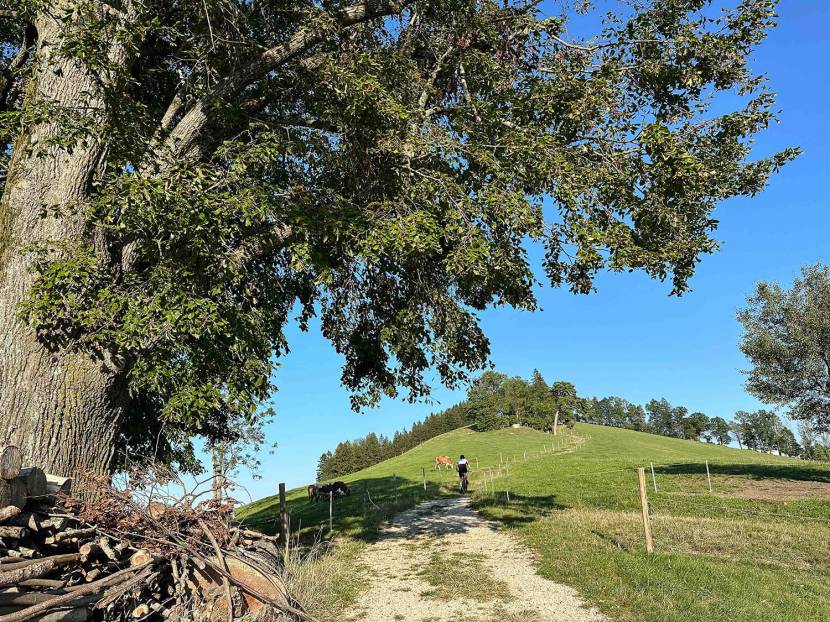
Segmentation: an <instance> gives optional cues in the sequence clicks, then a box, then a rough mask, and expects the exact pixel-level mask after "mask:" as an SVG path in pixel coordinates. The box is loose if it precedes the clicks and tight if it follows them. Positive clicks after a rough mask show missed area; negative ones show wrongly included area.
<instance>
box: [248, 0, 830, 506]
mask: <svg viewBox="0 0 830 622" xmlns="http://www.w3.org/2000/svg"><path fill="white" fill-rule="evenodd" d="M733 3H737V0H733V2H730V4H733ZM779 13H780V16H781V17H780V23H779V27H778V28H777V29H776V30H775V31H773V32H772V34H771V36H770V38H769V39H768V40H767V41H766V43H765V44H764V45H763V47H762V48H761V49H759V50H758V52H757V54H756V55H755V57H754V61H753V66H754V67H755V69H756V71H760V72H764V73H767V74H768V75H769V78H770V81H771V84H772V88H773V90H774V91H775V92H777V93H778V104H779V106H780V108H781V110H782V113H781V123H780V124H779V125H777V126H774V127H771V128H770V129H769V131H768V132H767V133H766V134H764V135H763V136H762V137H761V138H760V139H759V141H758V143H757V152H758V154H759V155H761V154H768V153H772V152H775V151H778V150H780V149H783V148H784V147H787V146H791V145H799V146H801V148H802V149H803V150H804V154H803V155H802V156H801V157H800V158H799V159H798V160H797V161H796V162H794V163H791V164H789V165H788V166H787V167H786V168H785V169H784V170H783V172H782V173H781V174H780V175H778V176H777V177H775V178H774V179H773V180H772V183H771V184H770V186H769V188H768V189H767V191H766V192H764V193H763V194H762V195H760V196H759V197H756V198H754V199H741V200H734V201H730V202H728V203H725V204H723V205H722V206H721V207H720V208H719V209H718V210H717V212H716V214H715V217H716V218H718V219H719V220H720V223H721V224H720V228H719V229H718V232H717V237H718V239H719V240H721V241H722V246H723V248H722V250H721V251H720V252H719V253H718V254H716V255H713V256H709V257H706V258H705V259H704V261H703V263H702V264H701V265H700V266H699V268H698V271H697V274H696V275H695V277H694V279H693V280H692V288H693V289H692V291H691V292H689V293H688V294H686V295H684V296H683V297H682V298H676V297H670V296H669V295H668V293H669V291H670V286H669V285H668V284H661V283H659V282H655V281H650V280H649V279H648V278H646V277H645V276H643V275H641V274H605V275H602V276H601V277H600V278H599V279H598V280H597V288H598V291H597V292H596V293H594V294H592V295H589V296H574V295H572V294H570V293H569V292H567V291H566V290H554V289H551V288H550V287H546V288H541V289H540V290H539V292H538V296H539V302H540V305H541V307H542V310H541V311H538V312H536V313H533V314H530V313H520V312H517V311H513V310H510V309H495V310H490V311H488V312H486V313H484V314H483V316H482V321H483V326H484V329H485V331H486V333H487V335H488V336H489V337H490V339H491V346H492V360H493V362H494V363H495V365H496V368H497V369H498V370H499V371H502V372H505V373H508V374H511V375H520V376H523V377H528V376H529V375H530V373H531V372H532V370H533V369H534V368H538V369H539V370H540V371H541V372H542V374H543V375H544V376H545V378H546V379H547V380H548V381H549V382H550V381H552V380H555V379H564V380H569V381H571V382H573V383H574V384H575V385H576V387H577V389H578V391H579V392H580V394H582V395H585V396H593V395H596V396H604V395H619V396H621V397H625V398H626V399H628V400H630V401H633V402H637V403H645V402H647V401H648V400H649V399H651V398H660V397H666V398H667V399H668V400H669V401H670V402H671V403H673V404H677V405H683V406H686V407H687V408H689V409H690V410H692V411H694V410H700V411H702V412H704V413H706V414H707V415H709V416H715V415H720V416H722V417H725V418H731V416H732V415H733V413H734V412H735V411H736V410H742V409H743V410H747V409H755V408H758V407H759V406H760V404H759V403H758V402H757V401H756V400H755V399H754V398H752V397H751V396H749V395H748V394H747V393H746V392H745V391H744V389H743V382H744V380H743V377H742V376H741V374H740V371H739V370H741V369H743V368H745V367H746V362H745V360H744V358H743V356H742V355H741V353H740V352H739V350H738V345H737V344H738V339H739V335H740V331H739V327H738V324H737V322H736V320H735V311H736V309H737V308H738V307H740V306H741V305H742V304H743V301H744V298H745V296H746V295H747V293H749V292H750V291H751V290H752V288H753V284H754V283H755V282H756V281H758V280H760V279H765V280H778V281H783V282H790V281H791V280H792V278H793V277H794V276H795V275H796V274H797V273H798V271H799V269H800V267H801V266H802V265H804V264H807V263H814V262H817V261H821V262H825V263H827V262H830V253H829V252H828V239H830V217H828V212H827V209H828V204H830V202H828V200H827V193H828V189H827V183H828V178H830V175H828V162H830V129H828V128H830V119H828V114H827V109H828V104H827V102H828V98H830V70H829V69H828V60H827V58H828V52H830V45H828V44H830V2H827V1H826V0H783V1H782V3H781V6H780V7H779ZM533 256H534V257H536V258H537V260H538V259H539V258H540V256H541V254H540V252H538V251H537V252H534V253H533ZM288 336H289V343H290V344H291V347H292V352H291V353H290V354H289V355H288V356H287V357H285V358H284V359H283V360H282V361H281V363H282V367H281V368H280V370H279V371H278V373H277V375H276V378H275V380H276V383H277V384H278V386H279V392H278V393H277V394H276V395H275V396H274V398H273V406H274V409H275V410H276V413H277V417H276V419H275V421H274V423H273V424H272V425H270V426H269V428H268V430H267V433H268V440H269V442H276V443H278V447H277V449H276V451H275V452H274V453H273V454H272V455H267V454H265V455H263V457H262V460H263V469H262V471H263V473H262V474H263V478H262V479H261V480H258V481H253V480H251V479H250V477H248V476H247V474H246V475H243V476H242V477H241V478H240V483H242V484H244V485H245V486H246V487H247V489H248V491H249V492H250V494H251V496H252V497H253V498H259V497H262V496H265V495H268V494H273V493H274V492H275V491H276V487H277V483H278V482H280V481H284V482H286V483H287V484H288V485H289V487H293V486H299V485H302V484H306V483H310V482H313V481H314V474H315V469H316V465H317V459H318V457H319V456H320V454H321V453H322V452H323V451H325V450H326V449H333V448H334V446H335V445H336V444H337V443H338V442H339V441H341V440H345V439H353V438H357V437H360V436H363V435H365V434H367V433H369V432H373V431H374V432H377V433H384V434H387V435H391V434H392V433H394V431H395V430H396V429H400V428H402V427H404V426H409V425H410V424H411V423H412V422H413V421H415V420H417V419H420V418H422V417H423V416H425V415H426V414H428V413H429V412H431V411H433V410H439V409H441V408H445V407H447V406H450V405H452V404H453V403H455V402H457V401H459V400H460V399H462V398H463V395H464V391H456V392H450V391H447V390H446V389H443V388H441V387H438V386H436V388H435V392H434V398H435V399H436V400H437V401H438V402H439V404H438V405H433V406H430V405H424V404H420V405H410V404H406V403H402V402H397V401H391V400H387V401H384V402H383V403H382V404H381V406H380V407H378V408H376V409H374V410H371V411H367V412H365V413H364V414H361V415H357V414H354V413H352V412H351V411H350V409H349V401H348V394H347V392H346V391H345V390H344V389H343V388H342V387H341V386H340V382H339V378H340V365H341V360H340V357H339V356H338V355H337V354H336V353H335V352H334V351H333V349H332V348H331V346H330V345H329V344H328V342H326V341H325V340H324V339H323V338H322V337H321V336H320V334H319V331H317V330H316V327H312V330H311V331H309V332H308V333H302V332H300V331H299V330H297V329H296V327H295V326H294V327H292V328H291V329H289V331H288ZM240 500H242V499H240Z"/></svg>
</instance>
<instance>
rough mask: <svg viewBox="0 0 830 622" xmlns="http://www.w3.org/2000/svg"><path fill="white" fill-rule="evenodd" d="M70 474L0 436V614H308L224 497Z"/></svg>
mask: <svg viewBox="0 0 830 622" xmlns="http://www.w3.org/2000/svg"><path fill="white" fill-rule="evenodd" d="M145 483H146V482H145ZM71 485H72V484H71V482H70V481H68V480H66V479H64V478H58V477H52V476H49V475H47V474H45V473H44V472H43V471H42V470H40V469H37V468H28V469H22V468H21V466H20V452H18V451H17V450H16V448H13V447H12V448H9V447H0V622H19V621H23V620H38V621H41V622H86V621H87V620H167V621H170V622H185V621H188V622H189V621H191V620H193V621H221V620H225V621H229V622H232V621H233V620H246V621H247V620H251V621H253V620H266V619H267V620H311V619H312V618H311V617H310V616H309V615H307V614H306V613H305V612H304V610H303V608H302V606H301V605H300V604H299V603H297V602H296V601H295V600H293V599H292V598H291V595H290V594H289V593H288V590H287V588H286V586H285V584H284V582H283V580H282V578H281V577H282V574H281V572H280V570H281V564H282V559H281V555H280V553H281V550H280V547H279V546H278V543H277V541H276V538H274V537H270V536H264V535H262V534H259V533H256V532H252V531H248V530H246V529H243V528H242V527H239V526H236V525H234V523H233V521H232V520H231V511H230V510H231V508H230V507H229V505H230V504H224V505H222V504H218V503H215V502H202V503H199V504H196V505H195V506H193V505H192V504H188V503H184V502H182V503H169V502H168V503H160V502H150V503H146V504H145V503H141V502H140V501H138V500H137V499H136V495H135V494H133V493H134V491H132V490H116V489H114V488H113V487H112V486H111V485H110V484H109V483H103V482H100V481H96V480H95V479H94V478H89V480H88V481H86V480H85V484H84V490H83V493H82V494H78V491H77V490H73V491H70V486H71ZM76 488H77V484H76Z"/></svg>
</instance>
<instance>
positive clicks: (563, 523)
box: [240, 424, 830, 622]
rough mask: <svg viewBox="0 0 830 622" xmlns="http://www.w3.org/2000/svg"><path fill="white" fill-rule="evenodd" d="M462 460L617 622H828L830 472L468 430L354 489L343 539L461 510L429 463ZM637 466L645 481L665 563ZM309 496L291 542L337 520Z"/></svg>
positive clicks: (341, 521)
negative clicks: (650, 534) (435, 502)
mask: <svg viewBox="0 0 830 622" xmlns="http://www.w3.org/2000/svg"><path fill="white" fill-rule="evenodd" d="M551 445H553V447H551ZM525 452H526V454H525ZM460 453H465V454H466V455H467V456H468V457H470V458H471V459H472V464H473V467H474V468H473V471H474V472H473V474H472V477H471V494H472V496H473V498H474V500H475V503H476V507H477V508H478V509H479V511H480V512H482V513H483V514H484V515H485V516H487V517H489V518H495V519H497V520H499V521H501V523H502V524H504V525H505V526H506V527H508V528H510V529H513V530H514V531H515V533H516V534H517V535H518V536H519V537H521V538H522V539H523V540H524V541H525V542H526V543H527V544H528V545H529V546H530V547H531V548H532V549H533V550H534V551H535V552H536V553H537V554H538V556H539V562H540V573H541V574H543V575H544V576H546V577H549V578H551V579H554V580H556V581H558V582H562V583H566V584H569V585H571V586H573V587H576V588H577V589H578V590H579V592H580V593H581V594H582V595H583V596H584V597H586V598H587V599H588V600H590V601H591V602H592V604H595V605H597V606H598V607H599V608H600V609H601V610H602V611H603V612H605V613H607V614H609V615H610V616H611V617H612V618H613V619H615V620H631V621H635V620H638V621H639V620H647V621H655V622H656V621H661V622H664V621H672V622H674V621H677V622H680V621H684V622H688V621H692V620H695V621H696V620H707V621H718V620H723V621H726V620H730V621H732V620H747V621H749V620H782V621H783V620H787V621H799V620H804V621H807V620H810V621H812V620H830V550H828V547H827V542H829V541H830V465H825V464H821V463H809V462H802V461H799V460H793V459H789V458H782V457H776V456H770V455H767V454H759V453H754V452H750V451H741V450H737V449H731V448H726V447H719V446H714V445H707V444H703V443H696V442H690V441H684V440H679V439H673V438H666V437H662V436H654V435H650V434H644V433H639V432H633V431H629V430H620V429H614V428H605V427H599V426H590V425H584V424H583V425H577V426H576V427H575V428H574V430H573V431H572V432H570V433H569V434H566V435H564V436H560V437H557V438H554V437H551V436H550V435H547V434H543V433H540V432H535V431H532V430H526V429H507V430H500V431H496V432H487V433H482V434H478V433H475V432H471V431H469V430H456V431H454V432H451V433H448V434H445V435H442V436H440V437H437V438H435V439H432V440H431V441H429V442H427V443H424V444H423V445H421V446H419V447H417V448H415V449H413V450H412V451H410V452H408V453H406V454H403V455H401V456H398V457H397V458H394V459H391V460H388V461H386V462H384V463H381V464H378V465H375V466H373V467H371V468H369V469H366V470H364V471H361V472H359V473H355V474H353V475H351V476H349V477H347V478H344V479H345V480H346V481H348V482H349V483H350V485H351V486H352V489H353V490H354V491H355V493H354V494H353V495H352V496H351V497H350V498H348V499H343V500H338V501H337V502H336V503H335V525H334V526H335V530H336V531H339V532H341V533H347V534H350V535H354V536H360V537H365V536H370V535H371V534H372V531H373V528H374V527H375V526H376V525H377V523H378V521H379V520H381V519H382V518H384V517H386V516H388V515H389V514H390V513H391V512H392V511H394V510H395V509H397V508H403V507H405V506H410V505H412V504H413V502H414V501H415V500H417V499H418V498H424V497H426V496H437V495H449V494H454V490H453V486H452V485H454V483H455V475H454V473H452V472H446V473H444V472H442V473H437V472H435V471H433V470H432V463H433V460H434V458H435V456H436V455H439V454H447V455H451V456H454V457H455V456H457V455H458V454H460ZM525 455H526V456H527V457H526V458H525ZM476 459H477V460H476ZM500 460H501V463H502V466H501V469H499V462H500ZM508 461H509V466H508V465H507V464H508ZM706 461H708V463H709V469H710V473H711V478H712V492H711V493H710V492H709V483H708V479H707V474H706ZM476 463H478V467H479V468H478V470H476V469H475V467H476ZM652 463H653V464H654V480H653V481H652V478H651V470H650V466H651V464H652ZM638 466H646V467H647V468H648V484H649V497H650V498H649V501H650V509H651V511H652V525H653V530H654V537H655V548H656V551H655V553H654V554H653V555H648V554H646V553H645V551H644V544H643V524H642V514H641V506H640V502H639V496H638V491H637V479H636V475H635V472H634V470H633V469H634V467H638ZM424 473H426V476H427V486H426V488H427V489H426V491H425V490H424V485H423V474H424ZM393 474H394V479H395V480H397V492H398V498H397V503H394V499H395V496H394V483H393ZM442 479H443V480H444V481H445V482H446V485H445V486H442V485H441V484H442ZM655 484H656V492H655ZM364 489H365V490H366V491H368V495H365V494H364V493H363V490H364ZM508 491H509V495H510V502H509V503H508V502H507V493H508ZM304 495H305V491H292V493H291V494H290V495H289V498H290V507H291V511H292V523H293V526H294V527H295V528H296V527H299V526H300V525H298V521H302V522H303V525H302V529H303V530H304V531H305V530H307V529H312V528H319V526H320V524H321V523H323V522H327V520H328V506H327V504H319V505H314V504H309V503H308V502H307V500H305V498H304ZM413 495H416V498H415V499H413ZM369 498H371V501H369ZM373 502H374V503H373ZM375 505H377V506H378V507H379V508H381V509H377V508H376V507H375ZM276 508H277V500H276V499H275V498H269V499H264V500H262V501H260V502H257V503H255V504H252V505H250V506H247V507H246V508H244V509H243V510H242V511H241V512H240V515H241V516H243V517H245V518H246V519H247V520H251V521H252V522H253V523H254V524H257V523H258V524H259V525H260V526H265V528H268V526H269V523H268V521H271V523H270V525H273V517H274V516H275V510H276ZM326 527H327V525H326Z"/></svg>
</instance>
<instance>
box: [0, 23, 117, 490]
mask: <svg viewBox="0 0 830 622" xmlns="http://www.w3.org/2000/svg"><path fill="white" fill-rule="evenodd" d="M36 27H37V31H38V53H39V55H40V57H41V59H44V58H46V57H48V55H49V52H50V50H52V49H54V48H55V45H56V42H57V41H58V40H59V35H60V30H59V29H60V25H59V23H58V22H57V21H56V20H54V19H52V18H48V17H43V18H41V19H39V20H38V22H37V23H36ZM27 99H28V101H29V102H30V103H40V102H48V103H49V104H50V105H52V106H57V107H60V108H64V109H68V108H72V109H74V110H85V112H84V114H86V115H92V116H93V118H94V119H96V121H97V122H98V127H100V126H101V125H103V123H102V121H103V119H104V118H105V117H104V115H105V110H104V105H103V103H102V98H101V97H100V90H99V88H98V86H97V85H96V83H95V81H94V80H93V79H92V77H91V76H90V74H89V71H87V70H86V69H85V68H84V67H83V66H82V65H81V64H79V63H77V62H74V61H70V60H67V59H63V58H53V59H50V60H48V61H45V60H41V62H40V63H39V67H38V69H37V70H36V72H35V74H34V77H33V79H32V81H31V82H30V84H29V88H28V92H27ZM54 119H55V117H54V116H52V117H50V119H49V120H46V121H44V122H41V123H38V124H35V125H33V126H30V127H28V128H27V129H26V130H25V132H24V134H23V135H21V136H19V137H18V139H17V141H16V143H15V145H14V151H13V155H12V162H11V163H10V165H9V174H8V177H7V181H6V185H5V188H4V190H3V196H2V201H1V202H0V444H2V443H4V442H11V443H14V444H16V445H18V446H19V447H20V448H21V450H22V451H23V455H24V461H25V464H27V465H34V466H39V467H42V468H43V469H45V470H47V471H49V472H51V473H56V474H60V475H68V476H78V475H79V474H82V473H83V472H86V471H92V472H95V473H107V472H108V471H109V470H110V469H111V467H112V464H113V457H114V441H115V435H116V432H117V429H118V425H119V419H120V416H121V411H120V407H119V406H118V402H119V400H118V399H117V394H118V387H119V385H121V384H122V383H121V381H120V379H119V378H118V376H117V375H116V374H114V373H112V372H108V371H107V370H106V369H105V368H104V367H103V366H102V365H101V364H100V362H96V361H93V360H92V359H91V358H90V357H88V356H86V355H83V354H75V353H67V352H58V351H50V350H49V349H47V348H46V347H45V346H44V345H43V343H41V342H40V341H39V340H38V338H37V337H36V335H35V332H34V331H33V330H32V329H31V328H30V327H28V326H26V325H25V324H24V323H23V322H21V320H20V319H19V317H18V310H17V305H18V303H20V301H21V300H22V299H23V298H24V297H25V296H26V293H27V291H28V290H29V288H30V286H31V284H32V282H33V280H34V278H35V275H34V274H33V273H32V270H31V268H32V257H31V256H30V255H29V254H27V252H26V248H27V246H29V245H30V244H32V243H33V242H39V241H44V240H67V239H69V238H72V237H75V236H78V235H81V234H82V232H83V221H82V218H81V217H80V216H72V215H69V214H66V213H64V214H61V215H58V214H57V213H56V211H55V210H53V209H52V208H54V207H61V208H64V211H71V212H72V213H73V214H77V213H78V212H79V211H80V210H79V209H77V205H78V204H80V205H82V204H83V203H84V202H85V201H87V200H88V192H89V188H90V182H91V181H92V178H93V176H94V175H95V173H96V172H97V171H98V170H99V168H100V166H101V164H102V162H103V161H104V155H105V146H104V145H103V143H102V141H98V140H96V139H95V137H92V138H91V139H90V140H89V141H88V143H87V144H78V145H76V146H75V147H74V148H73V149H72V150H71V151H69V150H65V149H60V148H58V147H51V146H47V145H48V144H49V139H50V138H53V137H55V136H56V135H59V133H60V132H61V128H60V125H59V123H58V122H57V121H55V120H54ZM73 206H75V207H74V208H73ZM66 208H69V209H68V210H67V209H66Z"/></svg>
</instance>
